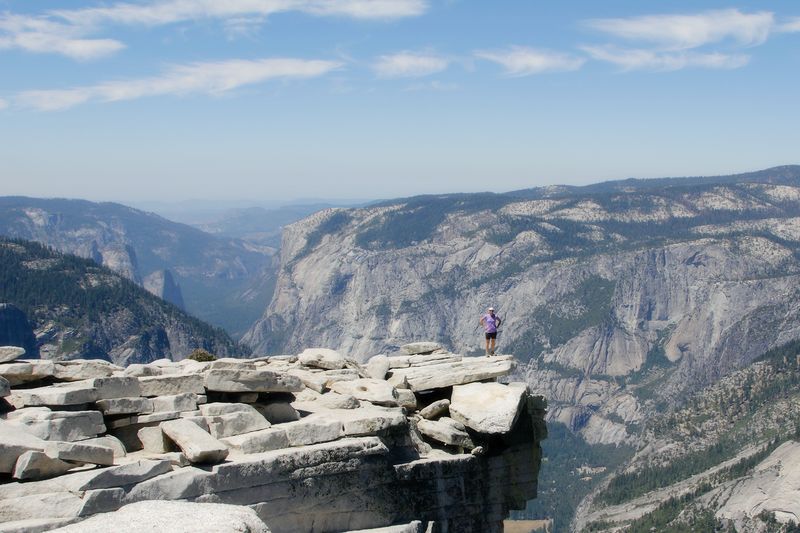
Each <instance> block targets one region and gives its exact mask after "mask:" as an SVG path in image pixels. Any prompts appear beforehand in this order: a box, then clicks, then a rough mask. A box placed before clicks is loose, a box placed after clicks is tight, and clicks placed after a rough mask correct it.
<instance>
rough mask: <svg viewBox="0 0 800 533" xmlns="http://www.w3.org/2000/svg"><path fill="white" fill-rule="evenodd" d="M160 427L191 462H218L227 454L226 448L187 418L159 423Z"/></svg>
mask: <svg viewBox="0 0 800 533" xmlns="http://www.w3.org/2000/svg"><path fill="white" fill-rule="evenodd" d="M161 429H162V430H163V431H164V433H165V434H166V435H167V437H169V438H170V440H172V441H173V442H174V443H175V444H176V445H177V446H178V447H179V448H180V449H181V451H182V452H183V453H184V454H186V458H187V459H189V460H190V461H191V462H192V463H218V462H220V461H223V460H224V459H225V458H226V457H227V456H228V448H227V447H226V446H225V445H224V444H223V443H221V442H220V441H218V440H217V439H215V438H214V437H212V436H211V435H210V434H209V433H207V432H205V431H203V430H202V429H200V428H199V427H198V426H197V425H196V424H193V423H192V422H189V421H188V420H170V421H168V422H162V423H161Z"/></svg>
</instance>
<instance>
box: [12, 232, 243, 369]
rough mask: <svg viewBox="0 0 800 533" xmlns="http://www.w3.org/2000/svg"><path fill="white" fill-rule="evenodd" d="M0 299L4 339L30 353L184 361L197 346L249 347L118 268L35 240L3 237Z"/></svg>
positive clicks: (225, 350) (222, 351)
mask: <svg viewBox="0 0 800 533" xmlns="http://www.w3.org/2000/svg"><path fill="white" fill-rule="evenodd" d="M0 303H2V305H0V345H6V344H14V345H19V344H21V345H22V346H23V347H25V348H26V350H27V351H28V356H29V357H37V356H41V357H42V358H46V359H59V360H63V359H74V358H95V359H105V360H109V361H113V362H114V363H117V364H122V365H125V364H129V363H141V362H149V361H153V360H155V359H161V358H165V357H166V358H169V359H174V360H179V359H182V358H183V357H185V356H186V355H188V354H189V353H191V352H192V351H193V350H195V349H197V348H202V349H205V350H207V351H209V352H211V353H214V354H217V355H219V356H242V355H246V354H247V353H248V351H247V350H246V349H244V348H243V347H241V346H239V345H237V344H236V343H235V342H234V341H233V340H232V339H231V338H230V337H229V336H228V335H227V334H226V333H225V332H224V331H223V330H221V329H219V328H213V327H211V326H209V325H208V324H206V323H204V322H201V321H200V320H198V319H196V318H194V317H192V316H189V315H187V314H186V313H185V312H184V311H182V310H180V309H178V308H177V307H175V306H174V305H172V304H169V303H167V302H165V301H164V300H162V299H161V298H158V297H156V296H154V295H152V294H150V293H149V292H147V291H145V290H144V289H142V288H141V287H139V286H138V285H136V284H134V283H133V282H131V281H130V280H129V279H127V278H124V277H122V276H121V275H119V274H117V273H116V272H113V271H112V270H110V269H108V268H106V267H103V266H100V265H98V264H96V263H95V262H94V261H92V260H90V259H84V258H80V257H77V256H74V255H70V254H61V253H59V252H56V251H54V250H52V249H50V248H47V247H45V246H43V245H41V244H39V243H34V242H30V241H24V240H20V239H14V240H8V239H0Z"/></svg>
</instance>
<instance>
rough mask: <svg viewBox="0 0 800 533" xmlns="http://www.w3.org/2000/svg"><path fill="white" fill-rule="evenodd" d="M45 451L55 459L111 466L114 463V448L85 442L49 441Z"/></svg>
mask: <svg viewBox="0 0 800 533" xmlns="http://www.w3.org/2000/svg"><path fill="white" fill-rule="evenodd" d="M44 453H46V454H47V455H48V456H49V457H52V458H53V459H61V460H62V461H72V462H75V463H89V464H95V465H103V466H111V465H113V464H114V450H113V449H111V448H108V447H106V446H97V445H94V444H85V443H83V442H61V441H49V442H47V444H46V445H45V447H44Z"/></svg>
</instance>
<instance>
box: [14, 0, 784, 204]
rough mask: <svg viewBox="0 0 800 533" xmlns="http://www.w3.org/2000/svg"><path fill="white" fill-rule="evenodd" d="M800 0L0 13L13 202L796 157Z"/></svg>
mask: <svg viewBox="0 0 800 533" xmlns="http://www.w3.org/2000/svg"><path fill="white" fill-rule="evenodd" d="M798 82H800V5H797V3H796V2H789V1H783V2H781V1H774V2H739V3H736V4H732V3H727V2H716V1H705V2H700V1H695V2H688V1H687V2H657V1H651V2H641V1H618V0H609V1H604V2H597V1H594V0H592V1H564V2H542V1H532V0H530V1H525V0H515V1H502V0H498V1H494V2H485V1H484V2H479V1H466V0H226V1H225V2H221V1H218V0H159V1H144V2H133V1H131V2H119V3H115V2H113V1H107V2H95V1H85V0H75V1H71V2H49V1H44V0H37V1H31V0H0V161H2V164H1V165H0V179H1V180H2V182H0V183H2V186H0V194H3V195H5V194H25V195H32V196H66V197H82V198H88V199H93V200H117V201H122V202H125V201H128V202H134V201H144V200H164V201H180V200H186V199H202V200H212V201H213V200H219V201H220V202H222V201H226V202H242V203H267V202H276V201H277V202H281V201H290V200H292V199H294V198H309V197H314V198H330V199H336V198H364V199H371V198H386V197H394V196H407V195H413V194H421V193H437V192H454V191H483V190H495V191H505V190H511V189H518V188H523V187H533V186H538V185H546V184H553V183H572V184H584V183H591V182H596V181H600V180H605V179H614V178H625V177H655V176H680V175H708V174H723V173H731V172H740V171H747V170H755V169H760V168H765V167H769V166H773V165H781V164H795V163H800V157H798V146H800V143H799V142H798V141H800V134H798V131H800V130H799V129H798V124H800V105H798V104H799V103H800V102H798V96H797V95H798V94H800V89H798V86H800V83H798Z"/></svg>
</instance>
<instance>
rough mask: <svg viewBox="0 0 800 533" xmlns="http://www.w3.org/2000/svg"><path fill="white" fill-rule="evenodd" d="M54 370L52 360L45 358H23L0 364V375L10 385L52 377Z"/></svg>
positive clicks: (14, 385)
mask: <svg viewBox="0 0 800 533" xmlns="http://www.w3.org/2000/svg"><path fill="white" fill-rule="evenodd" d="M55 371H56V367H55V364H54V363H53V361H46V360H25V361H17V362H14V363H7V364H0V376H2V377H4V378H6V379H7V380H8V382H9V383H10V384H11V386H12V387H16V386H17V385H22V384H23V383H33V382H34V381H39V380H42V379H46V378H52V377H53V376H54V374H55Z"/></svg>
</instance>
